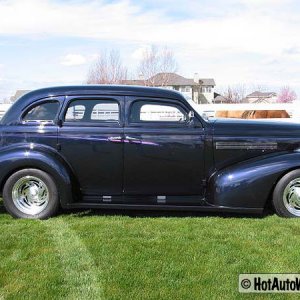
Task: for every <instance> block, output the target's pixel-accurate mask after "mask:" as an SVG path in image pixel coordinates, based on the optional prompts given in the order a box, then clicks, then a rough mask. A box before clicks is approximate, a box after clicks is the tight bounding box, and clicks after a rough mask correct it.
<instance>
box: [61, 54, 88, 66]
mask: <svg viewBox="0 0 300 300" xmlns="http://www.w3.org/2000/svg"><path fill="white" fill-rule="evenodd" d="M86 62H87V59H86V57H84V56H83V55H81V54H67V55H66V56H64V57H63V58H62V60H61V62H60V63H61V64H62V65H64V66H79V65H83V64H85V63H86Z"/></svg>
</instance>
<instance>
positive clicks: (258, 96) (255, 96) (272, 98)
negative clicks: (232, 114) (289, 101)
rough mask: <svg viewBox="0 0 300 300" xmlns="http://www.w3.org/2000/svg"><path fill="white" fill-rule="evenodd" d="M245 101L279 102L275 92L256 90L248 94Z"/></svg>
mask: <svg viewBox="0 0 300 300" xmlns="http://www.w3.org/2000/svg"><path fill="white" fill-rule="evenodd" d="M245 102H248V103H275V102H277V94H276V93H275V92H259V91H255V92H253V93H251V94H249V95H248V96H246V99H245Z"/></svg>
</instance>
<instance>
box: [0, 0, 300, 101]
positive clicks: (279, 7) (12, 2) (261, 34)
mask: <svg viewBox="0 0 300 300" xmlns="http://www.w3.org/2000/svg"><path fill="white" fill-rule="evenodd" d="M151 45H155V46H157V47H164V46H167V47H169V48H170V49H172V51H173V52H174V55H175V58H176V60H177V63H178V71H177V73H178V74H181V75H183V76H185V77H188V78H193V76H194V73H196V72H197V73H198V74H199V76H200V77H203V78H214V79H215V81H216V84H217V86H218V87H219V88H221V87H222V88H223V87H226V86H227V85H237V84H245V85H248V86H253V87H254V86H255V85H260V86H266V87H268V89H273V90H276V89H280V87H282V86H290V87H291V88H293V89H295V90H296V92H297V93H298V95H299V97H300V1H296V0H227V1H225V0H214V1H211V0H210V1H209V0H203V1H202V0H198V1H196V0H185V1H179V0H172V1H171V0H160V1H155V0H146V1H143V0H139V1H134V0H124V1H123V0H121V1H119V0H115V1H103V0H92V1H88V0H65V1H61V0H0V101H1V100H2V99H4V98H7V97H9V96H11V95H12V94H14V92H15V90H16V89H35V88H41V87H45V86H55V85H68V84H83V83H85V81H86V79H87V73H88V70H89V68H90V66H91V65H92V64H93V62H95V60H96V59H97V57H99V53H101V51H103V50H110V49H118V50H119V51H120V54H121V58H122V60H123V62H124V64H126V65H127V66H129V67H130V68H129V71H130V74H131V75H132V77H136V76H135V75H136V67H137V65H138V63H139V60H140V58H141V53H143V50H144V49H148V48H149V47H151Z"/></svg>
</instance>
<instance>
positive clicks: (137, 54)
mask: <svg viewBox="0 0 300 300" xmlns="http://www.w3.org/2000/svg"><path fill="white" fill-rule="evenodd" d="M150 50H151V45H142V46H140V47H139V48H137V49H136V50H135V51H133V53H132V55H131V57H132V58H133V59H136V60H140V59H142V58H143V55H144V53H145V52H148V51H150Z"/></svg>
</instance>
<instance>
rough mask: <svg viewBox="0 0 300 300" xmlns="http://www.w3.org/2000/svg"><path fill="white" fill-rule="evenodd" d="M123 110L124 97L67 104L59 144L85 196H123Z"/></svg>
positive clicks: (72, 100) (77, 99)
mask: <svg viewBox="0 0 300 300" xmlns="http://www.w3.org/2000/svg"><path fill="white" fill-rule="evenodd" d="M122 107H123V97H111V96H109V97H100V96H94V97H93V96H88V97H83V96H82V97H78V96H77V97H68V99H67V101H66V104H65V108H64V110H63V113H62V126H61V127H60V129H59V143H60V146H61V153H62V155H63V156H64V157H65V159H66V161H67V162H68V163H69V164H70V166H71V168H72V169H73V172H74V174H75V176H76V178H77V179H78V181H79V185H80V188H81V190H82V193H83V196H96V197H98V196H99V195H102V196H110V195H120V194H122V183H123V143H122V137H123V125H122V124H123V120H122V113H121V112H122ZM97 199H98V200H99V198H97ZM91 200H92V198H89V201H91Z"/></svg>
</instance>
